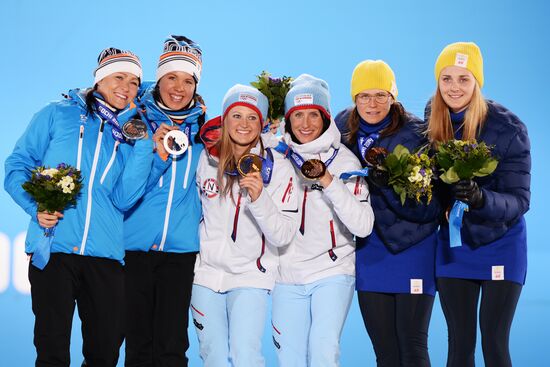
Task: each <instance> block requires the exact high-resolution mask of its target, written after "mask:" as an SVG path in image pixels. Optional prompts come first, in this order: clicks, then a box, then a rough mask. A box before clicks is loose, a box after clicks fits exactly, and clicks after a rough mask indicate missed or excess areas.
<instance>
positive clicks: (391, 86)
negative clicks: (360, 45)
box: [351, 60, 397, 103]
mask: <svg viewBox="0 0 550 367" xmlns="http://www.w3.org/2000/svg"><path fill="white" fill-rule="evenodd" d="M366 89H382V90H385V91H388V92H389V93H391V95H392V96H393V98H394V99H397V84H396V83H395V75H394V74H393V70H392V69H391V68H390V67H389V65H388V64H386V63H385V62H384V61H382V60H365V61H361V62H360V63H359V64H357V66H356V67H355V69H353V74H352V75H351V100H352V101H353V103H355V96H356V95H358V94H359V93H361V92H362V91H364V90H366Z"/></svg>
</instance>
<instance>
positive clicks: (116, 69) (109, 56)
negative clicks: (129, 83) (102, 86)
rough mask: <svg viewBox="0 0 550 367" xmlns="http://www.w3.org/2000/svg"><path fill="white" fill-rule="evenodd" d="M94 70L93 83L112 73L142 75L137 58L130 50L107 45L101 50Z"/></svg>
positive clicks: (139, 76)
mask: <svg viewBox="0 0 550 367" xmlns="http://www.w3.org/2000/svg"><path fill="white" fill-rule="evenodd" d="M97 63H98V65H97V68H96V69H95V70H94V84H97V83H98V82H99V81H101V80H102V79H103V78H105V77H106V76H109V75H111V74H113V73H130V74H133V75H135V76H137V77H138V78H139V80H140V81H141V78H142V76H143V74H142V71H141V63H140V62H139V58H138V57H137V56H136V55H135V54H133V53H132V52H130V51H123V50H120V49H118V48H114V47H109V48H106V49H105V50H103V51H101V53H100V54H99V56H98V58H97Z"/></svg>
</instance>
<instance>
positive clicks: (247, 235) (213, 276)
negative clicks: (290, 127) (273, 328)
mask: <svg viewBox="0 0 550 367" xmlns="http://www.w3.org/2000/svg"><path fill="white" fill-rule="evenodd" d="M262 140H263V143H264V147H265V148H269V147H274V146H276V145H277V143H278V141H277V140H276V138H275V137H274V136H273V134H271V133H268V134H264V135H262ZM271 151H272V153H273V160H274V164H273V173H272V177H271V182H270V183H269V184H267V185H265V186H264V189H263V190H262V193H261V194H260V196H259V197H258V199H257V200H256V201H254V202H251V201H250V197H249V196H248V195H246V194H244V195H242V197H240V199H239V186H238V185H234V187H233V198H234V199H232V198H231V196H229V195H227V196H226V197H223V196H220V193H219V186H218V184H217V178H216V175H217V172H218V162H217V160H215V159H213V158H212V157H209V155H208V154H207V153H206V150H205V151H203V152H202V155H201V157H200V161H199V165H198V168H197V185H198V187H199V190H200V196H201V202H202V210H203V217H204V220H203V221H202V222H201V225H200V253H199V256H198V257H197V262H196V265H195V280H194V283H195V284H198V285H202V286H204V287H207V288H210V289H212V290H213V291H216V292H225V291H227V290H230V289H234V288H239V287H253V288H263V289H272V288H273V286H274V284H275V279H276V277H277V273H278V272H277V266H278V253H277V248H276V247H279V246H284V245H287V244H289V243H290V242H291V241H292V239H293V238H294V235H295V233H296V229H297V226H298V197H297V195H296V179H297V178H296V175H295V172H294V168H293V167H292V165H291V163H290V162H289V161H288V160H286V159H285V158H284V157H283V156H282V155H281V154H279V153H278V152H276V151H275V150H274V149H271ZM251 152H252V153H255V154H259V152H260V146H259V144H258V145H257V146H256V147H255V148H254V149H252V151H251ZM265 155H266V154H265V153H264V157H265ZM237 208H238V209H237ZM232 235H234V237H235V238H234V239H233V238H232Z"/></svg>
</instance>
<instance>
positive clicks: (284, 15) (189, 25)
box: [0, 0, 550, 367]
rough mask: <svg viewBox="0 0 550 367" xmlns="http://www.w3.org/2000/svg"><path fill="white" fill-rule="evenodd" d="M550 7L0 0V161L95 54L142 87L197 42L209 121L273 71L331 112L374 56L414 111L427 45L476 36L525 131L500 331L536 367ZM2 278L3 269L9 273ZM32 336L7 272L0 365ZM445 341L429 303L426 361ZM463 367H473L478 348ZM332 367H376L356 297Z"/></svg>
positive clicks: (440, 355)
mask: <svg viewBox="0 0 550 367" xmlns="http://www.w3.org/2000/svg"><path fill="white" fill-rule="evenodd" d="M549 4H550V3H548V2H545V1H542V0H541V1H523V2H517V1H508V0H503V1H472V0H464V1H461V2H443V1H433V0H428V1H406V0H400V1H391V2H383V1H376V2H374V1H370V0H369V1H338V2H332V1H287V0H282V1H277V2H275V1H274V2H261V1H235V0H234V1H227V2H226V1H203V2H199V1H195V2H187V1H155V2H148V1H147V2H146V1H132V2H130V1H113V0H111V1H103V0H98V1H94V2H84V1H81V2H79V1H74V0H73V1H68V0H63V1H25V0H21V1H14V0H4V1H2V4H1V5H0V10H1V11H0V39H1V43H0V45H1V46H2V52H1V57H0V70H1V73H2V74H1V75H2V84H3V88H2V89H1V92H0V93H1V98H0V104H1V111H2V117H1V122H0V127H1V129H2V130H1V131H2V132H1V133H0V141H1V144H0V161H1V162H2V167H3V163H4V161H5V159H6V157H7V156H8V154H9V153H10V152H11V150H12V149H13V145H14V143H15V140H16V139H17V138H18V137H19V136H20V135H21V134H22V133H23V131H24V129H25V127H26V125H27V123H28V122H29V120H30V118H31V116H32V114H33V113H35V112H36V111H38V110H39V109H40V108H41V107H42V106H44V105H45V104H46V103H47V102H48V101H51V100H56V99H59V98H60V93H62V92H65V91H66V90H68V89H70V88H73V87H86V86H89V85H90V84H91V83H92V70H93V69H94V67H95V65H96V57H97V55H98V53H99V51H100V50H101V49H103V48H105V47H108V46H115V47H119V48H125V49H130V50H132V51H134V52H135V53H137V54H138V55H139V56H140V57H141V60H142V63H143V69H144V76H145V79H153V78H154V76H155V69H156V62H157V58H158V55H159V53H160V52H161V49H162V42H163V40H164V37H165V36H166V35H168V34H171V33H174V34H183V35H187V36H189V37H190V38H192V39H193V40H196V41H198V42H199V43H200V44H201V45H202V47H203V50H204V69H203V78H202V79H201V84H200V87H199V92H200V93H201V94H202V95H203V96H204V98H205V100H206V102H207V105H208V106H209V114H210V115H211V116H214V115H215V114H217V113H219V112H220V106H221V98H222V96H223V94H224V93H225V91H226V90H227V89H228V88H229V87H230V86H232V85H233V84H235V83H237V82H239V83H247V82H249V81H250V80H252V79H253V78H254V76H255V75H256V74H258V73H259V72H261V71H262V70H263V69H266V70H269V71H270V72H272V73H273V74H274V75H291V76H297V75H299V74H300V73H304V72H307V73H310V74H313V75H315V76H317V77H320V78H323V79H325V80H326V81H327V82H328V83H329V85H330V87H331V94H332V102H331V106H332V110H333V112H338V111H339V110H341V109H343V108H344V107H346V106H347V105H348V104H349V103H350V97H349V80H350V76H351V72H352V70H353V68H354V66H355V65H356V64H357V63H358V62H359V61H361V60H363V59H367V58H381V59H384V60H385V61H387V62H388V63H389V64H390V65H391V66H392V68H393V70H394V72H395V74H396V77H397V84H398V87H399V99H400V100H401V101H402V102H403V103H404V105H405V107H406V108H408V109H409V110H410V111H412V112H414V113H416V114H417V115H420V116H421V115H422V113H423V107H424V104H425V102H426V100H427V99H428V98H429V97H430V95H431V93H432V92H433V90H434V87H435V82H434V76H433V65H434V62H435V59H436V57H437V55H438V53H439V52H440V50H441V49H442V48H443V47H444V46H445V45H446V44H448V43H451V42H455V41H459V40H465V41H475V42H476V43H477V44H478V45H479V46H480V47H481V49H482V52H483V56H484V61H485V87H484V89H483V92H484V94H485V96H486V97H488V98H491V99H494V100H496V101H498V102H500V103H502V104H503V105H505V106H507V107H508V108H509V109H511V110H512V111H514V112H515V113H516V114H517V115H518V116H519V117H520V118H521V119H522V120H523V121H524V122H525V123H526V125H527V127H528V129H529V135H530V138H531V144H532V156H533V169H532V184H531V190H532V197H531V198H532V199H531V210H530V211H529V213H528V214H527V223H528V233H529V271H528V276H527V283H526V286H525V287H524V290H523V294H522V297H521V299H520V302H519V305H518V310H517V313H516V318H515V321H514V324H513V329H512V336H511V340H510V344H511V352H512V359H513V362H514V365H515V366H529V367H537V366H548V365H550V363H549V362H548V361H547V359H548V355H549V354H548V347H549V340H550V317H549V314H550V288H549V281H550V276H549V273H548V266H549V264H550V250H549V248H548V246H547V244H548V240H545V238H548V235H547V234H546V235H545V233H547V231H545V229H546V228H548V226H549V224H550V221H549V220H548V215H547V214H545V213H546V212H547V210H545V208H547V207H548V206H549V204H550V200H549V194H548V191H547V189H544V187H548V181H549V179H550V176H549V174H548V168H547V169H544V167H548V163H544V162H545V161H546V162H547V159H548V157H549V156H550V149H549V144H548V143H546V144H545V143H544V140H548V136H547V135H548V132H549V128H548V125H547V124H548V118H547V113H546V109H547V106H548V99H549V97H550V95H549V93H548V85H550V78H549V73H548V67H549V62H548V59H549V56H550V55H549V50H550V48H549V44H550V31H549V30H548V26H547V25H545V23H547V21H548V16H549V15H550V5H549ZM545 21H546V22H545ZM3 179H4V170H3V169H2V170H1V172H0V180H1V181H2V182H3ZM0 205H1V208H2V210H0V234H1V233H3V234H5V235H6V236H7V237H8V238H9V241H10V243H12V244H13V241H14V239H15V237H16V236H17V235H18V234H19V233H21V232H23V231H25V230H26V225H27V221H28V218H27V215H26V214H25V213H24V212H23V211H22V210H21V209H20V208H19V207H17V206H16V205H15V203H14V202H13V201H12V200H11V199H10V197H9V196H8V195H7V194H6V193H5V192H4V191H3V190H0ZM545 227H546V228H545ZM10 246H12V245H10ZM10 248H11V247H10ZM16 255H17V256H18V257H20V256H21V254H20V253H19V254H14V251H10V252H9V254H8V255H5V253H4V255H2V253H0V266H4V267H5V266H6V264H9V265H8V266H11V264H12V259H13V257H14V256H16ZM2 256H4V257H5V256H8V257H9V259H6V258H2ZM0 270H2V269H0ZM4 270H6V269H4ZM7 270H8V272H9V274H10V275H11V274H12V271H11V268H10V269H7ZM79 327H80V325H79V320H78V317H75V322H74V330H73V341H72V345H71V355H72V359H73V365H75V366H76V365H80V363H81V361H82V357H81V353H80V349H81V339H80V336H79V334H80V331H79ZM32 330H33V314H32V311H31V302H30V297H29V296H28V295H26V294H22V293H20V292H19V291H17V290H16V289H15V287H14V285H13V279H11V278H10V282H9V285H8V287H7V289H5V290H3V291H2V290H0V366H31V365H33V361H34V358H35V351H34V347H33V344H32V334H33V331H32ZM190 339H191V342H192V344H191V348H190V350H189V352H188V355H189V357H190V361H191V363H190V365H191V366H200V365H201V362H200V360H199V358H198V351H197V340H196V336H195V331H194V329H193V328H190ZM446 340H447V332H446V327H445V320H444V318H443V315H442V312H441V308H440V306H439V302H436V304H435V306H434V312H433V316H432V322H431V326H430V338H429V347H430V353H431V358H432V365H433V366H443V365H444V364H445V359H446V354H447V344H446ZM478 340H479V337H478ZM264 351H265V355H266V358H267V365H268V366H275V365H276V362H275V354H274V351H273V346H272V343H271V336H270V328H269V320H267V322H266V334H265V337H264ZM121 360H123V357H121ZM476 361H477V364H478V365H480V366H482V365H483V359H482V355H481V347H480V345H479V342H478V349H477V353H476ZM341 364H342V366H359V365H361V366H365V365H368V366H373V365H375V358H374V354H373V351H372V346H371V343H370V340H369V338H368V336H367V334H366V332H365V330H364V327H363V322H362V319H361V316H360V313H359V309H358V306H357V302H356V300H354V302H353V304H352V308H351V311H350V315H349V317H348V320H347V323H346V326H345V329H344V333H343V336H342V348H341ZM119 365H122V362H121V363H120V364H119Z"/></svg>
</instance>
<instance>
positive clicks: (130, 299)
mask: <svg viewBox="0 0 550 367" xmlns="http://www.w3.org/2000/svg"><path fill="white" fill-rule="evenodd" d="M201 65H202V50H201V48H200V46H199V45H198V44H196V43H194V42H193V41H191V40H190V39H188V38H186V37H182V36H170V37H169V38H168V39H167V40H166V41H165V42H164V51H163V53H162V55H161V56H160V59H159V64H158V68H157V82H156V83H155V84H154V85H152V86H150V87H149V88H147V89H146V90H145V93H144V94H143V96H141V98H140V100H139V103H138V108H139V112H140V115H141V117H142V119H143V120H144V121H145V122H147V124H148V125H149V127H150V129H151V130H152V132H153V133H154V135H153V140H154V141H155V143H156V153H155V154H154V161H153V170H152V173H151V176H150V179H149V183H148V185H147V190H146V193H145V195H144V196H143V199H142V200H140V201H139V202H138V204H137V205H136V206H134V207H133V208H132V209H131V210H130V211H129V212H128V213H127V215H126V218H125V222H124V244H125V247H126V258H125V261H126V268H125V274H126V300H127V308H126V312H125V314H126V321H127V328H126V366H127V367H128V366H144V365H155V366H187V358H186V356H185V352H186V350H187V348H188V347H189V339H188V336H187V325H188V319H189V316H188V315H189V312H188V309H189V302H190V298H191V286H192V284H193V274H194V273H193V269H194V266H195V258H196V254H197V252H198V250H199V232H198V228H199V221H200V219H201V215H202V210H201V203H200V199H199V195H198V191H197V186H196V184H195V177H196V174H195V171H196V169H197V165H198V162H199V157H200V155H201V152H202V150H203V145H202V144H201V143H200V142H199V141H198V140H197V139H195V136H196V134H197V133H198V131H199V128H200V126H201V125H202V122H204V119H205V110H206V107H205V106H204V105H203V104H202V103H201V98H200V96H198V95H197V94H196V91H197V86H198V83H199V80H200V76H201ZM171 131H174V132H182V133H184V134H186V136H187V140H188V142H189V146H188V148H187V150H186V151H183V149H182V150H181V152H183V154H180V155H176V154H168V152H167V151H166V150H165V148H164V140H165V139H169V137H168V138H167V137H166V134H168V133H170V132H171ZM175 153H178V152H177V151H176V152H175Z"/></svg>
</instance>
